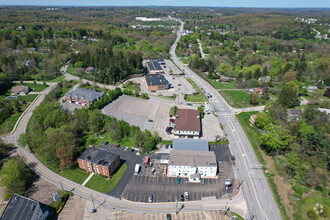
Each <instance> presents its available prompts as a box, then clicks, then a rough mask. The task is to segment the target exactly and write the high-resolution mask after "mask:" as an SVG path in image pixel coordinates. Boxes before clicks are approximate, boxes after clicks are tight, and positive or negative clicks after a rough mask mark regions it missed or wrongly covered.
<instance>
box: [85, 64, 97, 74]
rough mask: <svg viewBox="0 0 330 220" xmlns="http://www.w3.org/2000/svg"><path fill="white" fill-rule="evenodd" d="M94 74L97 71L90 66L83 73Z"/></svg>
mask: <svg viewBox="0 0 330 220" xmlns="http://www.w3.org/2000/svg"><path fill="white" fill-rule="evenodd" d="M96 72H97V69H96V68H94V67H92V66H89V67H87V68H86V69H85V73H96Z"/></svg>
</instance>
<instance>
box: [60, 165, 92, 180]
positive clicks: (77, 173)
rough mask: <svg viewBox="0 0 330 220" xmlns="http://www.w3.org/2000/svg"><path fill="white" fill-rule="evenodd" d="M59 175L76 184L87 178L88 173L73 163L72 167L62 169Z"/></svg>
mask: <svg viewBox="0 0 330 220" xmlns="http://www.w3.org/2000/svg"><path fill="white" fill-rule="evenodd" d="M61 176H63V177H64V178H66V179H69V180H71V181H73V182H76V183H78V184H82V183H83V182H84V181H85V180H86V179H87V177H88V176H89V174H88V173H86V171H83V170H81V169H79V168H78V166H77V165H75V166H74V167H70V168H66V169H64V170H62V172H61Z"/></svg>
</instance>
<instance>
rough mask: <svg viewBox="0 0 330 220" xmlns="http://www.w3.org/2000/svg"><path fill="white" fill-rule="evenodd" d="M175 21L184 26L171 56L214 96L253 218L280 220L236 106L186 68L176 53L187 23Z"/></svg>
mask: <svg viewBox="0 0 330 220" xmlns="http://www.w3.org/2000/svg"><path fill="white" fill-rule="evenodd" d="M173 19H174V18H173ZM174 20H176V21H179V22H181V26H180V32H178V33H177V39H176V40H175V42H174V44H173V46H172V47H171V49H170V55H171V57H172V60H173V61H174V63H175V64H176V65H178V66H179V67H180V68H181V69H182V70H183V71H184V73H185V74H186V76H187V77H189V78H190V79H192V80H193V81H194V82H195V83H196V85H197V86H198V87H199V88H203V90H204V91H205V93H206V94H207V95H209V94H210V95H212V98H209V102H210V105H211V106H212V108H213V110H214V111H215V112H216V114H217V115H218V117H219V120H220V122H221V124H222V125H223V127H224V131H225V133H226V134H227V138H228V139H229V143H230V148H231V151H232V154H233V155H234V156H235V157H236V168H237V171H238V173H239V175H240V178H241V180H243V181H244V182H243V184H242V187H243V194H244V197H245V200H246V201H247V205H248V209H249V215H250V218H251V219H252V218H255V219H269V220H273V219H276V220H277V219H281V214H280V211H279V209H278V207H277V204H276V202H275V200H274V197H273V194H272V191H271V190H270V188H269V185H268V183H267V180H266V177H265V175H264V172H263V170H262V169H261V167H260V164H259V162H258V159H257V157H256V155H255V153H254V151H253V148H252V146H251V144H250V142H249V140H248V138H247V136H246V134H245V133H244V131H243V129H242V127H241V126H240V124H239V123H238V122H237V119H236V118H235V115H234V112H235V111H234V109H233V108H232V107H230V106H229V105H228V104H227V103H226V102H225V100H224V99H223V97H222V96H221V95H220V94H219V93H218V92H217V91H216V90H215V89H214V88H213V87H212V86H211V85H210V84H209V83H208V82H206V81H205V80H204V79H203V78H201V77H200V76H199V75H198V74H196V73H195V72H194V71H192V70H191V69H190V68H188V67H186V66H185V65H184V64H183V63H182V62H181V61H180V60H179V58H178V57H177V56H176V54H175V48H176V45H177V43H178V41H179V40H180V37H181V35H182V30H183V25H184V23H183V22H182V21H181V20H180V19H174Z"/></svg>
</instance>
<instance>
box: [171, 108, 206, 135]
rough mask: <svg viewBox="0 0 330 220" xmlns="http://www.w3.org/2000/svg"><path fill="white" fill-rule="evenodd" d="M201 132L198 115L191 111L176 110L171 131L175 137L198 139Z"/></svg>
mask: <svg viewBox="0 0 330 220" xmlns="http://www.w3.org/2000/svg"><path fill="white" fill-rule="evenodd" d="M200 131H201V121H200V113H199V111H198V110H193V109H178V110H177V113H176V119H175V124H174V129H173V134H174V136H175V137H179V138H199V136H200Z"/></svg>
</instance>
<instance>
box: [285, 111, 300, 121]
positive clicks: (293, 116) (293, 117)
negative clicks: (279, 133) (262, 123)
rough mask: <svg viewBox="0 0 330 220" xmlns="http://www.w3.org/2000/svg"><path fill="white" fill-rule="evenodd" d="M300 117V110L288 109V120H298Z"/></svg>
mask: <svg viewBox="0 0 330 220" xmlns="http://www.w3.org/2000/svg"><path fill="white" fill-rule="evenodd" d="M299 117H300V110H297V109H288V121H291V120H297V121H298V119H299Z"/></svg>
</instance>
